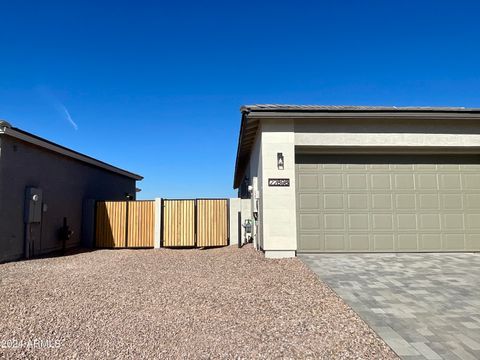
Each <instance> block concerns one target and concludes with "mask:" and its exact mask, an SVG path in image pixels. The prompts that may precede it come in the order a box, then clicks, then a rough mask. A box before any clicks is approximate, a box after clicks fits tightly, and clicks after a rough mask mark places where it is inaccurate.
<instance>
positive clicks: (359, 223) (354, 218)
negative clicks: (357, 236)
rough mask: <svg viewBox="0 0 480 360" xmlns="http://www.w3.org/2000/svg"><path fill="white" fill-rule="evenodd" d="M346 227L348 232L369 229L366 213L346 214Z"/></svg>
mask: <svg viewBox="0 0 480 360" xmlns="http://www.w3.org/2000/svg"><path fill="white" fill-rule="evenodd" d="M347 219H348V220H347V228H348V230H349V231H350V232H354V231H368V230H370V226H369V224H370V221H369V219H368V214H348V215H347Z"/></svg>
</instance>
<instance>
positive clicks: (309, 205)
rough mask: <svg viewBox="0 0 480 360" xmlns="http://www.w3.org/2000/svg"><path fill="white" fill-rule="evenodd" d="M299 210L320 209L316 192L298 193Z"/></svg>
mask: <svg viewBox="0 0 480 360" xmlns="http://www.w3.org/2000/svg"><path fill="white" fill-rule="evenodd" d="M298 201H299V204H298V206H299V208H300V210H319V209H321V202H320V195H319V194H318V193H306V194H299V199H298Z"/></svg>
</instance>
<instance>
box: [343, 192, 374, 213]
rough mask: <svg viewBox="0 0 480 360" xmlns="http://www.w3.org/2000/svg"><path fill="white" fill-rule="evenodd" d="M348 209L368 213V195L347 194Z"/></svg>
mask: <svg viewBox="0 0 480 360" xmlns="http://www.w3.org/2000/svg"><path fill="white" fill-rule="evenodd" d="M346 196H347V207H348V209H351V210H366V211H368V209H369V208H368V195H367V194H347V195H346Z"/></svg>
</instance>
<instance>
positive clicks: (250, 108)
mask: <svg viewBox="0 0 480 360" xmlns="http://www.w3.org/2000/svg"><path fill="white" fill-rule="evenodd" d="M240 111H241V112H242V113H249V112H289V113H295V112H332V113H335V112H393V113H395V112H420V113H432V112H450V113H480V108H467V107H460V106H458V107H448V106H437V107H435V106H355V105H290V104H254V105H243V106H241V107H240Z"/></svg>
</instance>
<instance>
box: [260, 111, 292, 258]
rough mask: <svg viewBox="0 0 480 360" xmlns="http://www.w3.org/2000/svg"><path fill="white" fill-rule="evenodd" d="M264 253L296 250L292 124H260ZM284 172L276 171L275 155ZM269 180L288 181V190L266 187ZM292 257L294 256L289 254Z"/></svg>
mask: <svg viewBox="0 0 480 360" xmlns="http://www.w3.org/2000/svg"><path fill="white" fill-rule="evenodd" d="M261 136H262V172H263V177H262V188H263V191H262V205H263V206H262V209H261V210H262V213H263V215H262V220H263V250H264V251H265V252H266V253H267V252H268V251H291V252H294V251H295V250H296V233H297V229H296V206H295V145H294V140H295V137H294V123H293V120H286V121H282V122H277V121H271V120H264V121H262V132H261ZM279 152H280V153H282V154H283V156H284V161H285V165H284V169H283V170H279V169H278V168H277V153H279ZM269 178H288V179H290V186H289V187H272V186H268V179H269ZM291 254H292V255H294V253H291ZM267 255H269V254H267Z"/></svg>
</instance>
